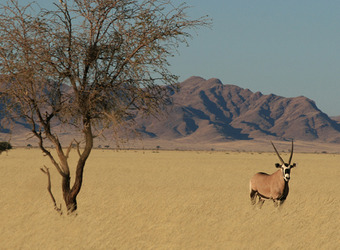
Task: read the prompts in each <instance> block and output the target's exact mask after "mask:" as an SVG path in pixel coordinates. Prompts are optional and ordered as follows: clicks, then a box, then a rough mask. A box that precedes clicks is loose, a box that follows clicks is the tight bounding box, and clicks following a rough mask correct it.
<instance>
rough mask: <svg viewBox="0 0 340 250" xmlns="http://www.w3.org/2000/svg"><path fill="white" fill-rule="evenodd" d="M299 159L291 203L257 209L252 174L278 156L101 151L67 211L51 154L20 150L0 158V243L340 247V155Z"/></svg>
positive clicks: (112, 246) (9, 245)
mask: <svg viewBox="0 0 340 250" xmlns="http://www.w3.org/2000/svg"><path fill="white" fill-rule="evenodd" d="M72 157H74V156H72ZM283 158H285V159H286V158H288V156H287V155H286V154H283ZM71 160H73V159H71ZM293 161H295V162H296V163H297V164H298V166H297V168H295V169H293V170H292V179H291V181H290V193H289V195H288V198H287V201H286V203H285V204H284V205H283V206H282V207H281V208H280V209H277V208H275V207H274V206H273V204H272V202H270V201H267V202H265V204H264V206H263V207H262V209H259V208H258V207H255V208H254V207H252V206H251V205H250V200H249V179H250V178H251V176H252V175H253V174H255V173H256V172H258V171H265V172H268V173H272V172H274V171H275V170H276V169H275V167H274V163H276V162H277V156H276V155H275V154H274V153H244V152H216V151H214V152H209V151H208V152H207V151H206V152H202V151H190V152H182V151H160V152H158V153H157V152H155V151H132V150H130V151H119V152H116V151H110V150H95V151H93V153H92V155H91V156H90V159H89V161H88V165H87V166H86V169H85V176H84V178H85V181H84V185H83V188H82V190H81V193H80V195H79V197H78V205H79V210H78V216H71V217H70V216H59V215H58V214H57V213H56V212H55V211H54V210H53V206H52V202H51V200H50V197H49V195H48V193H47V191H46V184H47V180H46V176H45V175H43V174H42V173H41V172H40V170H39V168H40V167H42V166H43V165H44V164H46V165H47V166H50V167H51V164H50V163H49V161H48V159H47V158H46V157H43V156H42V154H41V152H40V151H39V150H37V149H30V150H29V149H14V150H12V151H10V152H9V153H8V155H6V153H3V154H2V155H0V173H1V175H0V185H1V188H0V222H1V227H0V249H340V167H339V162H340V155H336V154H334V155H333V154H302V153H297V154H295V155H294V158H293ZM51 173H52V175H53V179H52V189H53V191H54V194H55V196H56V199H57V201H58V202H61V193H60V185H59V184H60V179H59V176H58V175H57V172H56V171H55V170H54V169H53V168H52V167H51Z"/></svg>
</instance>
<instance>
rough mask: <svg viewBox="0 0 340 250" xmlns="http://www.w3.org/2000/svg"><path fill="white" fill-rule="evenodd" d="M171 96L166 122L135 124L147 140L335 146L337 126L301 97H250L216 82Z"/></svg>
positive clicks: (190, 82)
mask: <svg viewBox="0 0 340 250" xmlns="http://www.w3.org/2000/svg"><path fill="white" fill-rule="evenodd" d="M180 86H181V88H180V91H179V92H178V93H175V94H174V95H173V100H174V106H173V107H172V108H171V109H169V110H168V116H167V117H166V118H160V119H156V118H152V119H147V120H142V119H139V120H138V122H139V124H140V131H141V132H142V133H143V134H144V135H145V136H146V137H154V138H163V139H174V138H186V139H194V140H196V141H221V140H239V139H242V140H246V139H256V138H272V139H287V140H289V139H292V138H293V139H295V140H306V141H313V140H318V141H324V142H340V126H339V125H338V123H337V122H336V121H335V120H332V119H331V118H330V117H328V116H327V114H325V113H323V112H322V111H321V110H319V109H318V108H317V106H316V104H315V102H314V101H312V100H310V99H308V98H306V97H303V96H300V97H295V98H284V97H281V96H276V95H273V94H270V95H263V94H261V93H260V92H256V93H253V92H252V91H250V90H249V89H243V88H240V87H238V86H235V85H223V84H222V83H221V81H220V80H218V79H209V80H205V79H203V78H200V77H191V78H189V79H187V80H186V81H184V82H182V83H181V84H180Z"/></svg>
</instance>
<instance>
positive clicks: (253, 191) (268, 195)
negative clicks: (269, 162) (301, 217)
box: [250, 141, 296, 207]
mask: <svg viewBox="0 0 340 250" xmlns="http://www.w3.org/2000/svg"><path fill="white" fill-rule="evenodd" d="M271 144H272V145H273V147H274V150H275V152H276V154H277V156H278V157H279V160H280V162H281V164H280V163H276V164H275V167H276V168H280V169H279V170H277V171H276V172H275V173H273V174H270V175H269V174H267V173H263V172H260V173H257V174H255V175H254V176H253V177H252V178H251V179H250V199H251V203H252V204H253V205H255V204H256V197H257V196H258V197H259V201H258V203H259V205H260V207H261V206H262V205H263V203H264V199H271V200H273V202H274V204H275V206H277V205H282V204H283V203H284V202H285V200H286V198H287V196H288V192H289V186H288V182H289V180H290V170H291V169H292V168H294V167H296V164H295V163H293V164H292V165H291V164H290V163H291V161H292V157H293V147H294V146H293V141H292V149H291V152H290V157H289V161H288V163H285V162H284V161H283V159H282V157H281V156H280V154H279V152H278V151H277V149H276V148H275V146H274V144H273V142H271ZM277 202H278V203H277Z"/></svg>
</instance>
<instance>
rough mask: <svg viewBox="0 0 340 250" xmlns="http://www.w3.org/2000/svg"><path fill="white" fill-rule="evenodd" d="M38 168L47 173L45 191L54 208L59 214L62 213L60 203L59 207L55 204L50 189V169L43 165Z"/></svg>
mask: <svg viewBox="0 0 340 250" xmlns="http://www.w3.org/2000/svg"><path fill="white" fill-rule="evenodd" d="M40 170H41V171H42V172H43V173H44V174H46V175H47V191H48V193H49V194H50V196H51V199H52V202H53V205H54V209H55V210H56V211H57V212H58V213H59V214H60V215H62V214H63V212H62V210H61V204H60V207H58V206H57V203H56V201H55V198H54V196H53V193H52V190H51V186H52V185H51V176H50V171H49V169H48V168H47V167H46V166H45V165H44V168H40Z"/></svg>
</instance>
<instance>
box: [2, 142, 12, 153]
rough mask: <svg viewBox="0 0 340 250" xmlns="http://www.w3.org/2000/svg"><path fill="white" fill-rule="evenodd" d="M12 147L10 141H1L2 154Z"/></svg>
mask: <svg viewBox="0 0 340 250" xmlns="http://www.w3.org/2000/svg"><path fill="white" fill-rule="evenodd" d="M10 149H12V145H11V144H10V143H9V142H5V141H4V142H0V154H1V153H2V152H3V151H7V150H10Z"/></svg>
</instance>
